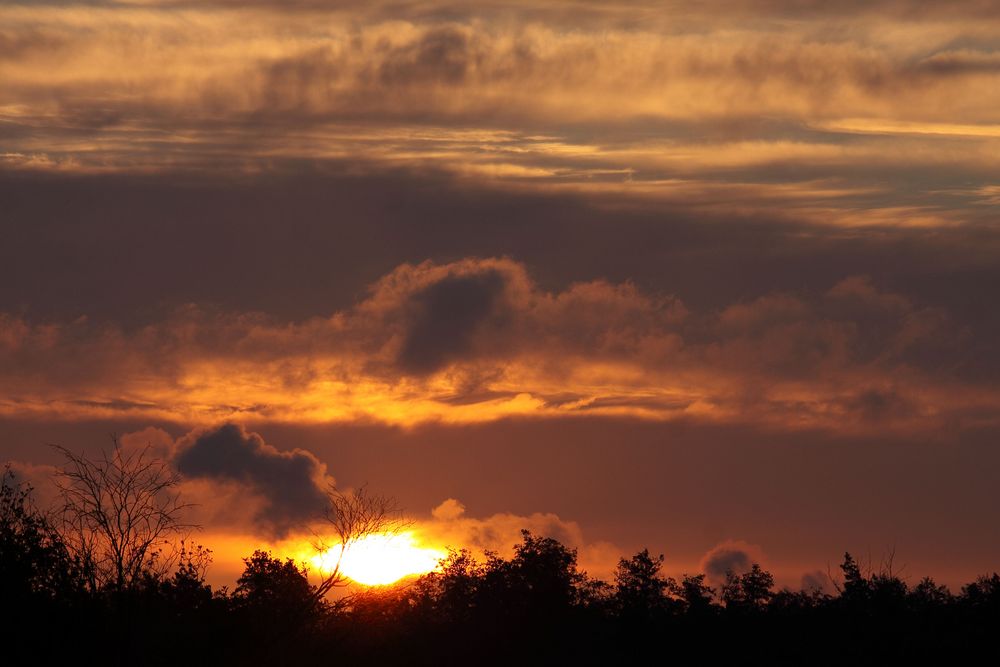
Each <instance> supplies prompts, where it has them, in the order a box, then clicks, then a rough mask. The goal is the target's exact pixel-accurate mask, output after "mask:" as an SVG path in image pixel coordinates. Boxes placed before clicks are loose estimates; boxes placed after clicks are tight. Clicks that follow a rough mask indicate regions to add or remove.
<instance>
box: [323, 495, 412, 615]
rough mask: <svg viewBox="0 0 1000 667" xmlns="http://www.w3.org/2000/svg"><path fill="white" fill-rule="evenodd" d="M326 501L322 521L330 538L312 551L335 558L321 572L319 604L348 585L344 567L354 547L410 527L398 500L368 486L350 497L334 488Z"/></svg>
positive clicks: (326, 537) (325, 538) (326, 538)
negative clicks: (345, 558) (378, 536)
mask: <svg viewBox="0 0 1000 667" xmlns="http://www.w3.org/2000/svg"><path fill="white" fill-rule="evenodd" d="M327 498H328V504H327V508H326V512H325V514H324V517H323V518H324V520H325V523H326V526H327V527H328V528H329V529H330V531H331V534H330V535H328V536H317V538H316V540H315V541H314V542H313V547H314V548H315V549H316V550H317V551H318V552H319V553H320V554H332V556H331V557H330V558H329V560H327V561H326V562H325V563H324V567H323V570H321V572H320V575H321V577H322V579H321V581H320V583H319V585H318V586H317V587H316V591H315V594H314V598H315V599H316V600H321V599H322V598H323V597H325V596H326V594H327V593H329V592H330V591H331V590H333V589H334V588H336V587H338V586H346V585H347V584H348V583H349V581H350V580H349V578H348V576H347V574H346V573H345V572H344V571H343V568H342V565H343V561H344V556H345V555H346V554H347V553H348V552H349V551H350V550H351V547H353V546H354V545H355V544H357V543H358V542H359V541H361V540H362V539H364V538H365V537H368V536H370V535H386V534H390V535H391V534H394V533H398V532H399V531H400V530H402V529H403V528H405V527H406V526H408V525H409V522H407V521H405V520H404V519H403V516H402V510H401V509H400V507H399V505H398V504H397V503H396V499H395V498H393V497H391V496H386V495H383V494H377V493H372V492H370V491H369V490H368V487H367V486H361V487H359V488H357V489H355V490H354V491H352V492H349V493H348V492H344V491H341V490H339V489H338V488H337V487H336V486H334V485H332V484H331V485H330V488H329V490H328V491H327Z"/></svg>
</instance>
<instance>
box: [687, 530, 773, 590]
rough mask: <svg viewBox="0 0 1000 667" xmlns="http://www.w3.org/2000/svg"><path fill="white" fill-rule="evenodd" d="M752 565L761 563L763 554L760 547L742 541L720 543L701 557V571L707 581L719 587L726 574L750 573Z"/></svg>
mask: <svg viewBox="0 0 1000 667" xmlns="http://www.w3.org/2000/svg"><path fill="white" fill-rule="evenodd" d="M754 563H757V564H762V563H763V552H762V551H761V549H760V547H758V546H756V545H753V544H749V543H747V542H744V541H742V540H726V541H725V542H721V543H719V544H717V545H715V546H714V547H712V548H711V549H709V550H708V552H707V553H706V554H705V555H704V556H702V559H701V571H702V572H703V573H705V574H706V575H707V577H708V581H709V582H710V583H712V584H713V585H715V586H719V585H721V584H722V583H724V582H725V581H726V575H727V573H728V572H730V571H731V572H733V573H735V574H743V573H745V572H749V571H750V566H751V565H753V564H754Z"/></svg>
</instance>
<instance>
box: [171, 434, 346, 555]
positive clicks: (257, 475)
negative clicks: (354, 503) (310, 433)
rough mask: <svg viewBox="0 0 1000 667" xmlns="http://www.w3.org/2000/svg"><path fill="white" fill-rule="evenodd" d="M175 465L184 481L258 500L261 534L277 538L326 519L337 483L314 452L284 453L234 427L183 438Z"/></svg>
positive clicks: (258, 520) (256, 515)
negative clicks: (233, 487) (234, 489)
mask: <svg viewBox="0 0 1000 667" xmlns="http://www.w3.org/2000/svg"><path fill="white" fill-rule="evenodd" d="M173 463H174V465H175V466H176V468H177V470H178V471H179V472H180V473H181V474H182V475H184V476H185V477H186V478H189V479H194V480H199V479H203V480H210V481H213V482H219V483H222V484H223V485H226V484H233V483H235V484H237V485H240V486H241V487H243V488H244V489H245V490H246V491H249V492H250V493H251V494H253V495H256V496H259V498H260V499H261V500H262V505H261V507H260V508H259V510H258V511H257V513H256V514H255V516H254V520H255V523H256V524H257V528H258V529H261V530H266V531H268V532H269V533H271V534H273V535H275V536H278V537H281V536H284V535H287V534H288V533H289V532H290V531H291V530H292V529H295V528H301V527H303V526H304V525H306V524H308V523H310V522H312V521H315V520H316V519H317V518H319V517H321V516H322V514H323V512H324V511H325V509H326V507H327V496H326V490H327V489H328V485H329V484H330V483H332V481H333V480H332V478H330V477H329V476H328V475H327V470H326V465H325V464H324V463H322V462H320V461H319V459H317V458H316V457H315V456H314V455H313V454H312V453H311V452H308V451H305V450H302V449H293V450H291V451H280V450H278V449H276V448H275V447H273V446H271V445H269V444H267V443H266V442H264V439H263V438H262V437H261V436H260V435H258V434H256V433H252V432H247V431H246V430H245V429H244V428H243V427H242V426H240V425H237V424H232V423H230V424H224V425H222V426H219V427H216V428H211V429H206V430H199V431H194V432H192V433H189V434H188V435H186V436H185V437H183V438H181V439H180V440H179V441H178V443H177V451H176V454H175V456H174V458H173Z"/></svg>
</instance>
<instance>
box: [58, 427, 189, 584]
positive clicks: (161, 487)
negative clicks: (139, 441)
mask: <svg viewBox="0 0 1000 667" xmlns="http://www.w3.org/2000/svg"><path fill="white" fill-rule="evenodd" d="M112 444H113V448H112V451H111V453H110V454H109V453H108V452H106V451H105V452H101V455H100V456H99V457H97V458H94V459H90V458H87V457H85V456H84V455H82V454H76V453H74V452H71V451H70V450H68V449H66V448H65V447H58V446H57V447H56V448H55V449H56V450H57V451H59V452H60V453H61V454H62V455H63V457H64V459H65V464H64V466H63V468H62V469H61V470H60V471H59V474H58V479H57V483H58V485H59V489H60V492H61V495H62V508H61V516H62V527H61V532H62V535H63V539H64V540H65V542H66V543H67V544H68V546H69V548H70V550H71V551H72V553H73V554H74V556H76V557H77V558H78V559H79V560H80V562H81V563H82V564H83V566H84V571H85V573H86V576H87V579H88V582H89V585H90V588H91V590H92V591H98V590H104V589H111V590H113V591H119V592H121V591H126V590H130V589H132V588H134V587H135V586H136V585H137V584H139V583H140V582H141V581H142V580H143V579H144V578H145V577H146V576H147V575H148V574H150V573H154V574H156V575H162V574H164V573H165V572H166V571H167V569H168V568H169V566H170V563H169V560H170V559H169V558H163V557H162V556H163V553H162V552H163V549H164V548H165V547H166V546H168V544H169V540H170V538H172V537H173V536H175V535H179V534H181V533H183V532H185V531H186V530H189V529H190V528H193V527H194V526H191V525H188V524H185V523H183V521H182V513H183V511H184V509H185V508H186V507H187V506H188V505H186V504H185V503H183V502H181V500H180V495H179V494H178V493H177V491H176V487H177V485H178V484H179V482H180V478H179V476H178V474H177V473H176V472H174V471H173V470H172V469H171V468H170V466H169V464H168V463H167V462H166V461H163V460H161V459H158V458H155V457H152V456H150V454H149V447H146V448H144V449H141V450H135V451H126V450H124V449H123V448H122V447H121V445H120V443H119V442H118V439H117V438H112Z"/></svg>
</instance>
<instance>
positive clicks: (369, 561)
mask: <svg viewBox="0 0 1000 667" xmlns="http://www.w3.org/2000/svg"><path fill="white" fill-rule="evenodd" d="M342 548H343V547H342V546H341V545H339V544H338V545H337V546H335V547H332V548H331V549H328V550H327V551H326V552H324V553H322V554H319V555H318V556H314V557H313V558H312V562H313V565H315V566H316V567H317V568H318V569H319V570H320V571H321V572H329V571H330V570H331V569H332V568H333V567H334V566H335V564H336V563H337V559H338V557H340V554H341V551H342ZM446 555H447V554H446V553H445V552H444V551H442V550H440V549H434V548H431V547H425V546H421V545H420V544H419V543H418V542H417V539H416V536H415V535H414V534H413V533H412V532H409V531H406V532H401V533H388V534H378V535H368V536H367V537H363V538H361V539H359V540H357V541H356V542H353V543H352V544H351V545H350V546H349V547H348V548H347V551H346V552H344V554H343V558H341V560H340V568H341V571H342V572H343V573H344V574H345V575H347V577H349V578H350V579H352V580H353V581H356V582H358V583H359V584H364V585H366V586H384V585H386V584H391V583H393V582H395V581H399V580H400V579H402V578H403V577H407V576H411V575H415V574H425V573H427V572H430V571H432V570H434V569H436V568H437V566H438V561H439V560H440V559H442V558H444V557H445V556H446Z"/></svg>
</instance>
